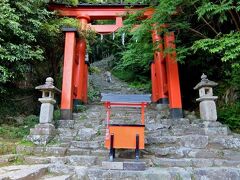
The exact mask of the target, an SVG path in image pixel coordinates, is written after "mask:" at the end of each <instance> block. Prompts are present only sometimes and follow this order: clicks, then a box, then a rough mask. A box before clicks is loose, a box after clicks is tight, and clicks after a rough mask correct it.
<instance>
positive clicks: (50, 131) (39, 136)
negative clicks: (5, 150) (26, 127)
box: [27, 77, 61, 145]
mask: <svg viewBox="0 0 240 180" xmlns="http://www.w3.org/2000/svg"><path fill="white" fill-rule="evenodd" d="M53 82H54V80H53V78H51V77H48V78H47V79H46V82H45V84H44V85H40V86H37V87H36V88H35V89H37V90H40V91H42V97H41V98H39V99H38V100H39V101H40V102H41V103H42V104H41V110H40V117H39V124H37V125H35V128H32V129H30V135H29V136H28V137H27V139H29V140H30V141H32V142H33V143H34V144H40V145H46V144H47V143H48V142H49V141H50V140H51V139H52V138H53V137H54V136H55V133H56V130H55V127H54V125H53V111H54V104H55V103H56V100H55V99H54V95H55V93H56V92H59V93H60V92H61V91H60V90H59V89H57V88H56V87H55V86H54V85H53Z"/></svg>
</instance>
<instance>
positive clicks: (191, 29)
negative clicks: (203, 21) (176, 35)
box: [189, 28, 208, 38]
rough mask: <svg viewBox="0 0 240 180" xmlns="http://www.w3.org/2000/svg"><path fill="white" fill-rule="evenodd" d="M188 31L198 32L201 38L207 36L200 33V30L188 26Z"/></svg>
mask: <svg viewBox="0 0 240 180" xmlns="http://www.w3.org/2000/svg"><path fill="white" fill-rule="evenodd" d="M189 30H190V31H192V32H194V33H196V34H198V35H199V36H200V37H202V38H208V37H207V36H205V35H204V34H202V33H201V32H199V31H197V30H196V29H193V28H189Z"/></svg>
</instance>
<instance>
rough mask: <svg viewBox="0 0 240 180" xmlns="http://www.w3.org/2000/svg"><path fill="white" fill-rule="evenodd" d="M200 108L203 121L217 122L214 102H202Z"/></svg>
mask: <svg viewBox="0 0 240 180" xmlns="http://www.w3.org/2000/svg"><path fill="white" fill-rule="evenodd" d="M199 108H200V117H201V119H203V120H207V121H216V120H217V110H216V104H215V102H214V101H213V100H205V101H202V102H200V104H199Z"/></svg>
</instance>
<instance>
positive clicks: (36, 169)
mask: <svg viewBox="0 0 240 180" xmlns="http://www.w3.org/2000/svg"><path fill="white" fill-rule="evenodd" d="M102 73H103V72H102ZM102 73H101V74H100V75H99V74H97V75H96V74H93V75H92V80H93V81H94V82H93V84H96V83H98V84H99V86H100V85H102V86H101V87H98V88H99V89H100V90H101V92H104V93H106V92H114V91H116V90H117V93H138V92H137V91H135V90H132V89H131V88H128V87H127V85H126V84H124V85H123V84H122V83H121V81H119V80H117V79H116V78H115V77H114V78H113V82H114V84H111V85H110V86H109V87H108V88H105V87H104V86H103V85H104V83H105V84H106V82H105V80H104V76H103V74H102ZM90 79H91V78H90ZM139 112H140V111H139V110H138V109H134V108H131V109H127V110H126V109H124V108H116V109H112V114H111V119H112V122H114V123H125V124H126V123H138V122H139V121H140V120H139V119H140V115H139ZM168 115H169V110H168V108H167V107H165V106H162V105H155V104H151V105H150V106H149V107H148V108H147V109H146V113H145V124H146V127H145V149H144V150H142V151H141V152H140V161H143V162H145V163H146V166H147V168H146V170H145V171H132V170H109V169H104V168H103V167H102V162H103V161H108V153H109V152H108V150H107V149H105V148H104V136H105V132H106V129H105V128H106V122H105V119H106V111H105V109H104V107H103V105H102V104H92V105H87V106H86V111H84V112H81V113H75V114H74V115H73V120H59V121H58V129H57V130H58V135H57V136H56V137H55V139H54V140H53V141H52V142H51V143H50V144H48V145H47V146H35V145H24V144H21V145H18V146H17V149H16V154H9V155H4V156H1V157H0V179H28V180H35V179H41V180H47V179H48V180H75V179H84V180H85V179H86V180H95V179H96V180H98V179H116V180H119V179H130V180H138V179H139V180H148V179H150V180H156V179H160V180H208V179H209V180H215V179H216V180H227V179H229V180H238V179H240V135H239V134H234V133H232V132H230V130H229V129H228V127H226V126H225V125H222V124H221V123H219V122H207V121H202V120H199V119H196V118H190V119H187V118H182V119H169V116H168ZM134 156H135V155H134V151H133V150H116V157H117V158H116V161H131V162H132V161H135V160H134Z"/></svg>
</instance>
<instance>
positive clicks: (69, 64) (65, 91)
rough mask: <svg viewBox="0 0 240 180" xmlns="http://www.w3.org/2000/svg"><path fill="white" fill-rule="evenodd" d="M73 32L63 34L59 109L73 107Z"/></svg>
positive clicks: (74, 42)
mask: <svg viewBox="0 0 240 180" xmlns="http://www.w3.org/2000/svg"><path fill="white" fill-rule="evenodd" d="M75 44H76V41H75V32H66V33H65V49H64V65H63V82H62V101H61V109H69V110H71V109H72V107H73V102H72V99H73V86H72V84H73V64H74V60H75V59H74V56H75Z"/></svg>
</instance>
